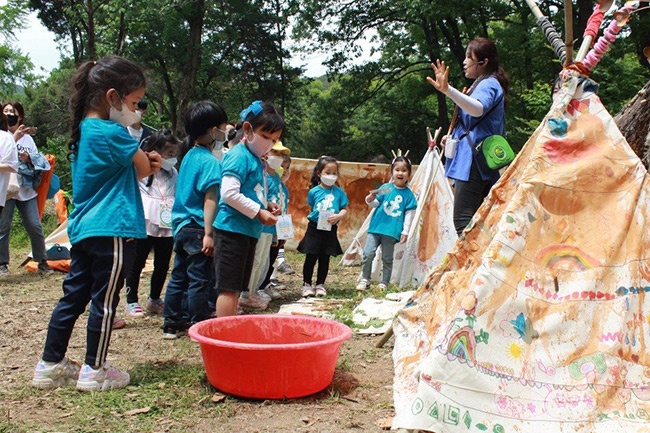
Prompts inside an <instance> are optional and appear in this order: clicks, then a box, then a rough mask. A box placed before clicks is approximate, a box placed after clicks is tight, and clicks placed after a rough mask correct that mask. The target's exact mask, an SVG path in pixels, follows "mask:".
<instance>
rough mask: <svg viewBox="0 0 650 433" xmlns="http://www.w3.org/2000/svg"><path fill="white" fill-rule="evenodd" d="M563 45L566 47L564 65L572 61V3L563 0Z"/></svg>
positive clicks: (570, 0)
mask: <svg viewBox="0 0 650 433" xmlns="http://www.w3.org/2000/svg"><path fill="white" fill-rule="evenodd" d="M564 46H565V47H566V61H565V63H564V64H565V65H568V64H569V63H572V62H573V3H572V0H564Z"/></svg>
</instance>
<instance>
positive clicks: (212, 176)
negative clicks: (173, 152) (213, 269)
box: [172, 146, 221, 236]
mask: <svg viewBox="0 0 650 433" xmlns="http://www.w3.org/2000/svg"><path fill="white" fill-rule="evenodd" d="M220 184H221V163H220V162H219V160H218V159H217V157H216V156H214V155H213V154H212V152H211V151H210V150H208V149H207V148H205V147H203V146H194V147H193V148H191V149H190V151H189V152H187V154H186V155H185V157H184V158H183V161H182V162H181V166H180V168H179V170H178V182H177V184H176V199H175V200H174V207H173V208H172V234H173V236H176V235H177V234H178V232H179V230H180V229H182V228H183V227H185V226H186V225H188V224H189V223H191V222H192V221H194V222H195V223H197V224H199V225H200V226H201V227H205V222H204V216H205V213H204V212H203V208H204V203H205V193H206V192H207V191H208V190H209V189H210V188H212V187H214V186H216V187H217V199H218V198H219V185H220ZM212 225H213V226H214V223H213V224H212Z"/></svg>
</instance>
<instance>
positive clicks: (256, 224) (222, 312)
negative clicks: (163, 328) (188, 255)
mask: <svg viewBox="0 0 650 433" xmlns="http://www.w3.org/2000/svg"><path fill="white" fill-rule="evenodd" d="M240 116H241V120H242V123H240V124H238V125H237V126H236V127H235V136H236V134H237V133H238V132H239V131H241V130H243V135H242V141H241V143H240V144H237V145H234V146H233V147H231V148H230V150H229V151H228V153H226V154H225V155H224V158H223V179H222V183H221V200H220V201H219V212H218V214H217V222H216V232H215V248H216V249H217V250H218V251H219V254H217V255H216V257H215V276H216V281H217V284H216V288H217V291H218V293H219V295H218V298H217V317H225V316H234V315H235V314H237V306H238V301H239V296H240V293H241V292H244V291H247V289H248V284H249V282H250V279H251V272H252V268H253V260H254V257H255V246H256V244H257V241H258V239H259V237H260V235H261V234H262V227H263V226H272V225H275V223H276V222H277V220H278V218H277V216H276V215H277V214H278V213H279V211H280V209H279V207H278V205H277V204H273V203H268V201H267V197H266V188H265V181H264V166H263V164H262V159H261V158H262V157H263V156H264V155H266V154H267V153H268V152H269V151H270V150H271V148H272V147H273V145H274V144H275V143H276V142H277V141H278V140H279V139H280V136H281V135H282V132H283V131H284V119H283V118H282V115H281V114H280V113H279V112H278V110H277V109H276V108H275V107H274V106H273V105H271V104H269V103H268V102H262V101H255V102H253V103H252V104H251V105H250V106H249V107H248V108H246V109H245V110H243V111H242V112H241V114H240ZM249 296H250V295H249Z"/></svg>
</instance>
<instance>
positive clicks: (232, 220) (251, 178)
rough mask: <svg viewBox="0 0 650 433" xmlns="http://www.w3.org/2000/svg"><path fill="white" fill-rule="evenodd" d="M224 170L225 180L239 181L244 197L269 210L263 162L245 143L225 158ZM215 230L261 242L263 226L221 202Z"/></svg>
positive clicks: (256, 220)
mask: <svg viewBox="0 0 650 433" xmlns="http://www.w3.org/2000/svg"><path fill="white" fill-rule="evenodd" d="M222 170H223V171H222V173H223V176H233V177H235V178H237V179H238V180H239V183H240V188H239V191H240V192H241V193H242V194H243V195H244V196H245V197H248V198H249V199H251V200H253V201H254V202H256V203H258V204H259V205H260V206H261V207H262V209H266V194H265V191H264V168H263V167H262V160H261V159H259V158H258V157H257V156H255V155H254V154H253V153H252V152H251V151H250V150H249V149H248V147H247V146H246V145H245V144H244V143H240V144H237V145H236V146H234V147H233V148H231V149H230V151H229V152H228V153H226V154H225V155H224V157H223V166H222ZM215 227H216V228H218V229H219V230H224V231H227V232H233V233H240V234H243V235H246V236H249V237H251V238H257V239H259V237H260V235H261V234H262V227H263V224H262V223H261V222H260V221H259V220H258V219H257V218H252V219H251V218H248V217H247V216H246V215H244V214H242V213H241V212H239V211H238V210H236V209H234V208H232V207H230V206H229V205H228V204H227V203H226V202H225V201H223V200H221V201H220V202H219V211H218V212H217V223H216V225H215Z"/></svg>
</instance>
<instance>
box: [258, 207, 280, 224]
mask: <svg viewBox="0 0 650 433" xmlns="http://www.w3.org/2000/svg"><path fill="white" fill-rule="evenodd" d="M257 219H258V220H260V222H261V223H262V224H264V225H265V226H274V225H275V223H277V222H278V217H276V216H275V215H273V214H272V213H271V212H269V211H268V210H266V209H260V211H259V213H258V214H257Z"/></svg>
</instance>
